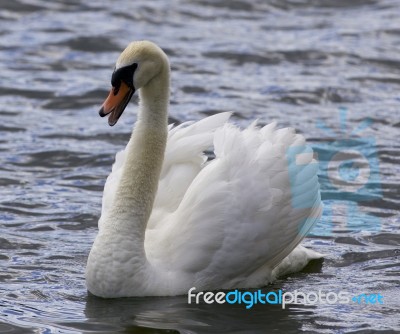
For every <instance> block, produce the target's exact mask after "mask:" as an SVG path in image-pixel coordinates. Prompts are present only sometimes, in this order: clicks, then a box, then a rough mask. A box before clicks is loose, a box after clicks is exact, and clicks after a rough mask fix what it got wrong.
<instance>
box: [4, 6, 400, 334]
mask: <svg viewBox="0 0 400 334" xmlns="http://www.w3.org/2000/svg"><path fill="white" fill-rule="evenodd" d="M399 13H400V3H399V2H398V1H395V0H382V1H374V0H357V1H345V0H339V1H333V0H332V1H331V0H325V1H324V0H313V1H306V0H296V1H294V0H279V1H278V0H269V1H261V0H260V1H251V2H250V1H244V0H235V1H227V0H225V1H222V0H219V1H211V0H203V1H189V0H186V1H185V0H173V1H161V0H159V1H155V0H153V1H125V0H121V1H98V2H96V3H95V2H88V1H82V0H74V1H51V2H50V1H44V0H29V1H28V0H14V1H0V37H1V38H0V118H1V122H0V133H1V136H0V185H1V187H0V268H1V270H0V332H5V333H79V332H82V333H85V332H87V333H89V332H98V333H101V332H103V333H110V332H121V333H137V332H141V331H143V330H144V329H145V328H147V329H149V330H148V331H147V333H155V332H158V331H157V330H159V331H160V332H168V333H177V332H181V333H266V332H270V331H272V330H275V331H277V332H282V333H283V332H284V333H297V332H301V331H303V332H307V333H332V332H337V333H341V332H356V333H367V332H368V333H370V332H371V331H382V332H385V333H392V332H393V333H394V332H396V331H399V330H400V325H399V320H398V311H399V309H400V307H399V306H400V305H399V301H398V300H399V298H400V289H399V283H400V279H399V269H400V268H399V255H400V247H399V245H400V236H399V234H398V227H399V223H400V215H399V204H400V196H399V185H400V177H399V175H400V169H399V162H400V159H399V156H400V155H399V153H400V145H399V142H398V141H397V138H398V136H399V128H400V120H399V109H400V94H399V89H400V58H399V55H400V20H399ZM137 39H150V40H153V41H155V42H156V43H158V44H159V45H160V46H161V47H162V48H163V49H164V50H165V51H166V52H167V54H168V55H169V56H170V59H171V64H172V73H173V74H172V101H171V104H172V105H171V108H170V116H171V121H174V122H176V123H178V122H182V121H185V120H189V119H201V118H203V117H205V116H207V115H211V114H214V113H216V112H220V111H226V110H230V111H233V112H234V117H233V121H234V122H235V123H237V124H239V125H241V126H246V125H248V124H249V123H250V122H251V120H252V119H254V118H258V119H259V120H260V123H262V124H264V123H268V122H270V121H272V120H277V121H278V123H279V124H280V126H282V127H283V126H289V125H290V126H293V127H295V128H296V129H297V130H298V131H299V132H301V133H303V134H304V135H305V136H306V138H307V139H308V140H309V142H310V143H312V144H313V146H314V148H315V149H316V151H317V152H318V155H319V157H320V160H321V161H322V164H321V173H320V176H321V183H322V189H323V191H322V196H323V199H324V202H325V206H326V210H325V212H324V216H323V218H322V220H321V222H320V223H319V224H318V225H317V226H316V228H315V229H314V231H313V234H312V235H311V236H310V237H309V238H308V239H307V240H306V241H305V244H306V245H307V246H310V247H312V248H313V249H315V250H317V251H319V252H321V253H324V254H327V256H326V259H325V261H324V263H323V264H322V265H321V264H316V265H314V266H312V267H309V268H308V269H307V270H306V271H304V272H302V273H298V274H296V275H292V276H290V277H286V278H283V279H280V280H278V281H277V282H275V283H274V284H273V285H271V286H268V287H266V288H265V289H266V290H267V291H268V290H273V289H284V290H287V291H294V290H295V289H297V290H302V291H315V290H318V289H322V290H324V291H337V290H346V291H349V292H351V293H354V294H360V293H381V294H382V295H384V298H385V299H384V301H385V303H384V305H364V304H363V305H357V304H354V303H353V304H349V305H337V304H335V305H314V306H301V305H296V306H291V307H289V308H287V309H285V310H282V309H280V307H278V306H274V305H270V306H266V305H256V306H254V307H253V308H252V309H251V310H246V309H245V308H244V307H243V305H235V306H231V305H206V304H201V305H188V304H187V299H186V297H185V296H181V297H174V298H129V299H120V300H102V299H99V298H96V297H93V296H88V294H87V291H86V288H85V281H84V275H83V273H84V268H85V264H86V258H87V254H88V252H89V250H90V247H91V243H92V242H93V239H94V236H95V234H96V231H97V220H98V217H99V214H100V209H101V207H100V205H101V196H102V190H103V185H104V182H105V179H106V177H107V175H108V173H109V172H110V170H111V165H112V163H113V160H114V155H115V153H116V152H117V151H118V150H121V149H122V148H123V147H124V146H125V144H126V142H127V140H128V138H129V133H130V131H131V127H132V124H133V122H134V120H135V110H136V109H137V106H136V105H135V103H131V105H130V106H129V107H128V110H127V111H126V112H125V113H124V115H123V117H122V119H121V120H120V122H119V123H118V125H117V127H114V128H110V127H109V126H108V125H107V122H106V121H105V120H104V119H101V118H99V117H98V115H97V110H98V108H99V106H100V105H101V103H102V102H103V100H104V98H105V97H106V96H107V93H108V92H107V91H108V89H109V81H110V76H111V72H112V69H113V66H114V62H115V60H116V58H117V56H118V54H119V52H120V51H121V50H122V49H123V48H124V47H125V46H126V45H127V44H128V43H129V42H130V41H131V40H137ZM350 143H351V145H352V149H353V151H354V150H355V151H356V152H360V155H361V158H362V157H364V158H365V159H366V161H367V163H368V164H367V165H366V166H365V165H364V168H369V170H370V172H371V173H372V174H371V175H373V178H371V179H370V180H372V181H371V182H369V183H368V185H369V187H368V189H367V191H366V192H365V191H364V192H362V191H360V192H359V191H358V190H357V191H354V192H353V196H350V197H349V196H342V195H343V193H342V192H341V191H339V190H338V189H337V188H335V187H332V186H331V184H332V182H335V181H332V180H335V178H337V180H339V179H343V178H349V179H351V178H353V179H354V178H357V171H354V170H355V169H354V168H352V166H347V167H346V166H342V167H343V168H342V169H341V171H339V172H338V173H339V174H335V175H336V176H335V175H334V176H332V174H329V168H331V167H329V166H328V164H327V162H329V161H330V159H331V157H332V155H333V154H334V153H337V152H341V151H343V150H344V149H345V148H346V147H347V146H348V145H350ZM324 159H325V160H324ZM324 161H325V163H324ZM364 162H365V161H364ZM340 173H342V174H340ZM352 173H353V174H354V173H356V174H355V175H352ZM339 181H340V180H339ZM151 329H153V331H151ZM156 329H157V330H156Z"/></svg>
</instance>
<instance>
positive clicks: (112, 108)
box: [99, 81, 135, 126]
mask: <svg viewBox="0 0 400 334" xmlns="http://www.w3.org/2000/svg"><path fill="white" fill-rule="evenodd" d="M134 92H135V90H134V89H132V88H130V87H128V85H127V84H126V83H125V82H123V81H121V84H120V86H119V87H118V88H116V87H113V88H111V91H110V94H108V97H107V99H106V100H105V101H104V103H103V105H102V106H101V109H100V111H99V115H100V116H101V117H104V116H106V115H108V114H110V116H109V117H108V124H109V125H110V126H113V125H115V124H116V123H117V121H118V119H119V117H120V116H121V115H122V113H123V112H124V110H125V108H126V106H127V105H128V103H129V101H130V99H131V97H132V95H133V93H134Z"/></svg>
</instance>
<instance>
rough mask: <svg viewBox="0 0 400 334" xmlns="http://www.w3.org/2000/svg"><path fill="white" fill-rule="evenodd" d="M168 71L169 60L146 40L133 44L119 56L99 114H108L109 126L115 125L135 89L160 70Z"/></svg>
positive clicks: (142, 85)
mask: <svg viewBox="0 0 400 334" xmlns="http://www.w3.org/2000/svg"><path fill="white" fill-rule="evenodd" d="M166 69H167V70H168V69H169V64H168V58H167V56H166V55H165V53H164V51H162V50H161V49H160V48H159V47H158V46H157V45H155V44H154V43H152V42H149V41H138V42H133V43H131V44H129V45H128V46H127V48H126V49H125V50H124V51H123V52H122V53H121V55H120V56H119V58H118V60H117V63H116V65H115V70H114V73H113V74H112V77H111V85H112V88H111V91H110V94H109V95H108V97H107V99H106V100H105V102H104V103H103V105H102V107H101V109H100V111H99V114H100V116H101V117H104V116H106V115H109V117H108V124H110V125H111V126H113V125H115V124H116V123H117V121H118V119H119V117H120V116H121V115H122V113H123V112H124V110H125V108H126V106H127V105H128V103H129V101H130V99H131V97H132V95H133V94H134V93H135V90H138V89H140V88H142V87H144V86H146V85H147V84H148V83H149V82H150V81H151V80H152V79H154V78H155V77H157V76H158V75H159V74H160V73H161V72H162V71H163V70H166Z"/></svg>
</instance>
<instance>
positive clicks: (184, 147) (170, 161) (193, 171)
mask: <svg viewBox="0 0 400 334" xmlns="http://www.w3.org/2000/svg"><path fill="white" fill-rule="evenodd" d="M230 116H231V113H229V112H224V113H219V114H216V115H213V116H210V117H207V118H204V119H202V120H200V121H198V122H195V123H193V122H185V123H182V124H180V125H179V126H176V127H173V125H170V126H169V132H168V141H167V147H166V151H165V155H164V162H163V167H162V170H161V175H160V181H159V185H158V191H157V195H156V198H155V202H154V207H153V211H152V215H151V217H150V220H149V223H148V228H150V229H151V228H154V227H155V226H156V225H157V224H158V223H159V222H160V221H161V220H162V219H161V218H162V217H163V216H164V215H166V214H168V213H170V212H173V211H175V210H176V209H177V207H178V205H179V203H180V202H181V201H182V197H183V195H184V194H185V192H186V190H187V188H188V187H189V185H190V184H191V183H192V181H193V179H194V178H195V177H196V175H197V174H198V173H199V171H200V170H201V168H202V167H203V164H204V162H205V161H206V160H207V157H206V156H205V155H204V150H206V149H208V148H210V147H212V143H213V138H214V131H215V130H216V129H217V128H219V127H221V126H222V125H223V124H224V123H225V122H226V121H227V120H228V119H229V117H230ZM125 156H126V154H125V150H122V151H120V152H118V153H117V154H116V156H115V163H114V165H113V167H112V171H111V173H110V175H109V176H108V177H107V180H106V183H105V185H104V192H103V200H102V211H101V217H100V220H99V229H100V228H101V225H102V217H105V215H106V213H107V212H108V210H109V209H110V208H111V206H112V204H113V199H114V194H115V193H116V191H117V186H118V183H119V180H120V178H121V174H122V167H123V165H124V163H125Z"/></svg>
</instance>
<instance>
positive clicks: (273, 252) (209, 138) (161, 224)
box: [99, 113, 322, 293]
mask: <svg viewBox="0 0 400 334" xmlns="http://www.w3.org/2000/svg"><path fill="white" fill-rule="evenodd" d="M229 116H230V114H229V113H223V114H218V115H215V116H212V117H208V118H206V119H204V120H202V121H200V122H197V123H194V124H192V125H188V124H185V125H183V126H179V127H176V128H171V127H170V131H169V138H168V144H167V149H166V154H165V159H164V165H163V169H162V173H161V177H160V181H159V188H158V192H157V195H156V200H155V204H154V208H153V212H152V215H151V217H150V221H149V223H148V228H147V231H146V239H145V249H146V255H147V257H148V260H149V261H150V263H153V264H154V266H155V267H157V268H158V270H160V271H161V272H162V271H163V270H164V271H165V272H177V273H180V275H181V276H182V277H189V278H187V281H190V282H191V283H190V284H191V286H196V287H197V288H199V289H217V288H233V287H255V286H261V285H263V284H265V283H266V282H268V281H271V280H272V279H273V277H272V270H273V268H274V267H276V266H277V265H278V264H279V263H280V262H281V261H282V260H283V259H284V258H285V257H286V256H288V255H289V254H290V253H291V252H292V251H293V249H294V248H295V247H296V246H297V245H298V244H299V243H300V241H301V240H302V239H303V238H304V236H305V235H306V234H307V232H308V231H309V230H310V229H311V227H312V226H313V225H314V224H315V222H316V221H317V220H318V219H319V217H320V215H321V212H322V205H321V200H320V193H319V183H318V177H317V169H318V165H317V163H316V162H315V160H313V157H312V150H311V149H310V148H308V147H307V146H306V145H305V140H304V137H303V136H301V135H299V134H295V132H294V130H293V129H290V128H286V129H278V130H277V129H276V124H275V123H271V124H269V125H267V126H264V127H262V128H261V129H260V128H257V127H256V126H255V124H253V125H251V126H250V127H249V128H247V129H245V130H243V131H241V130H240V129H238V128H237V127H235V126H234V125H231V124H228V123H226V120H227V119H228V118H229ZM212 146H213V147H214V153H215V156H216V157H215V159H213V160H212V161H207V162H206V160H207V159H206V157H205V155H204V153H203V151H204V150H205V149H207V148H209V147H212ZM123 160H124V154H123V153H119V154H118V155H117V158H116V163H115V165H114V167H113V172H112V174H111V175H110V176H109V178H108V180H107V183H106V186H105V192H104V198H107V200H103V212H102V215H103V214H105V211H106V210H107V209H108V208H107V206H104V204H105V203H111V202H112V200H111V201H110V199H111V198H110V197H112V196H113V189H115V187H116V184H117V183H118V178H119V171H120V170H121V167H122V165H123ZM99 224H100V225H101V220H100V223H99ZM180 275H178V276H180ZM186 288H187V287H184V284H183V285H182V289H186ZM181 293H184V291H182V292H181Z"/></svg>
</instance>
